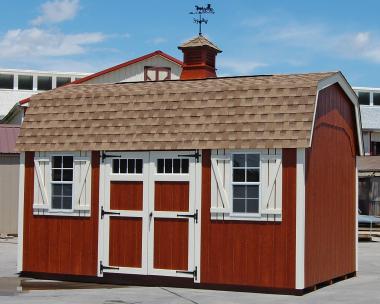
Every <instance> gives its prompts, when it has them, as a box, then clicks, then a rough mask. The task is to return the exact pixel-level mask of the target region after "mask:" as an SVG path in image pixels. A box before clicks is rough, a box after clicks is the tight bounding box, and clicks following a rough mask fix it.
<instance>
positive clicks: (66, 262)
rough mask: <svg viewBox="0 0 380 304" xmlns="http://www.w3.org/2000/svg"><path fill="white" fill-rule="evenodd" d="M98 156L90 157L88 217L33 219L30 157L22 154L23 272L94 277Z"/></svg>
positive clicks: (31, 162) (96, 244) (95, 271)
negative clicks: (90, 174) (23, 174)
mask: <svg viewBox="0 0 380 304" xmlns="http://www.w3.org/2000/svg"><path fill="white" fill-rule="evenodd" d="M99 159H100V156H99V153H98V152H93V153H92V160H91V163H92V176H91V183H92V185H91V217H63V216H37V215H33V186H34V153H33V152H26V153H25V192H24V244H23V246H24V248H23V271H24V272H44V273H54V274H75V275H91V276H96V274H97V263H98V261H97V260H98V255H97V252H98V203H99Z"/></svg>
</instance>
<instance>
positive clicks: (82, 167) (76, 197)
mask: <svg viewBox="0 0 380 304" xmlns="http://www.w3.org/2000/svg"><path fill="white" fill-rule="evenodd" d="M73 186H74V187H73V188H74V192H73V209H74V211H77V212H79V215H81V216H83V215H87V216H88V215H89V212H90V208H91V152H80V154H78V155H76V156H74V185H73Z"/></svg>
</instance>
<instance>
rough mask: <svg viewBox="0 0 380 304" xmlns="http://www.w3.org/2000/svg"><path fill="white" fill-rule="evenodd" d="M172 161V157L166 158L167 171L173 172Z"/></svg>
mask: <svg viewBox="0 0 380 304" xmlns="http://www.w3.org/2000/svg"><path fill="white" fill-rule="evenodd" d="M172 161H173V160H172V159H171V158H166V159H165V173H172Z"/></svg>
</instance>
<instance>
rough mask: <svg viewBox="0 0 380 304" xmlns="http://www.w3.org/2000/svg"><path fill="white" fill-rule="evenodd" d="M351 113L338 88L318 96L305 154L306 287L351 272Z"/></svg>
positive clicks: (353, 150) (354, 149)
mask: <svg viewBox="0 0 380 304" xmlns="http://www.w3.org/2000/svg"><path fill="white" fill-rule="evenodd" d="M354 113H355V112H354V108H353V105H352V103H351V101H350V100H349V99H348V97H347V95H346V94H345V93H344V92H343V90H342V89H341V88H340V87H339V86H338V85H337V84H335V85H333V86H330V87H328V88H326V89H324V90H322V91H321V92H320V93H319V98H318V105H317V111H316V117H315V126H314V133H313V140H312V145H311V148H309V149H307V153H306V162H307V165H306V218H305V219H306V239H305V286H306V287H308V286H312V285H315V284H318V283H320V282H323V281H326V280H329V279H332V278H335V277H339V276H342V275H345V274H348V273H352V272H354V271H355V242H356V240H355V237H356V234H355V220H356V217H355V212H356V194H355V188H356V187H355V183H356V168H355V166H356V165H355V157H356V155H357V151H358V150H357V149H358V148H357V144H356V143H357V140H356V123H355V114H354Z"/></svg>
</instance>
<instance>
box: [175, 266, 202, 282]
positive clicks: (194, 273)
mask: <svg viewBox="0 0 380 304" xmlns="http://www.w3.org/2000/svg"><path fill="white" fill-rule="evenodd" d="M176 273H185V274H192V275H193V277H194V279H195V280H196V279H197V277H198V267H197V266H195V269H194V270H193V271H184V270H177V271H176Z"/></svg>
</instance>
